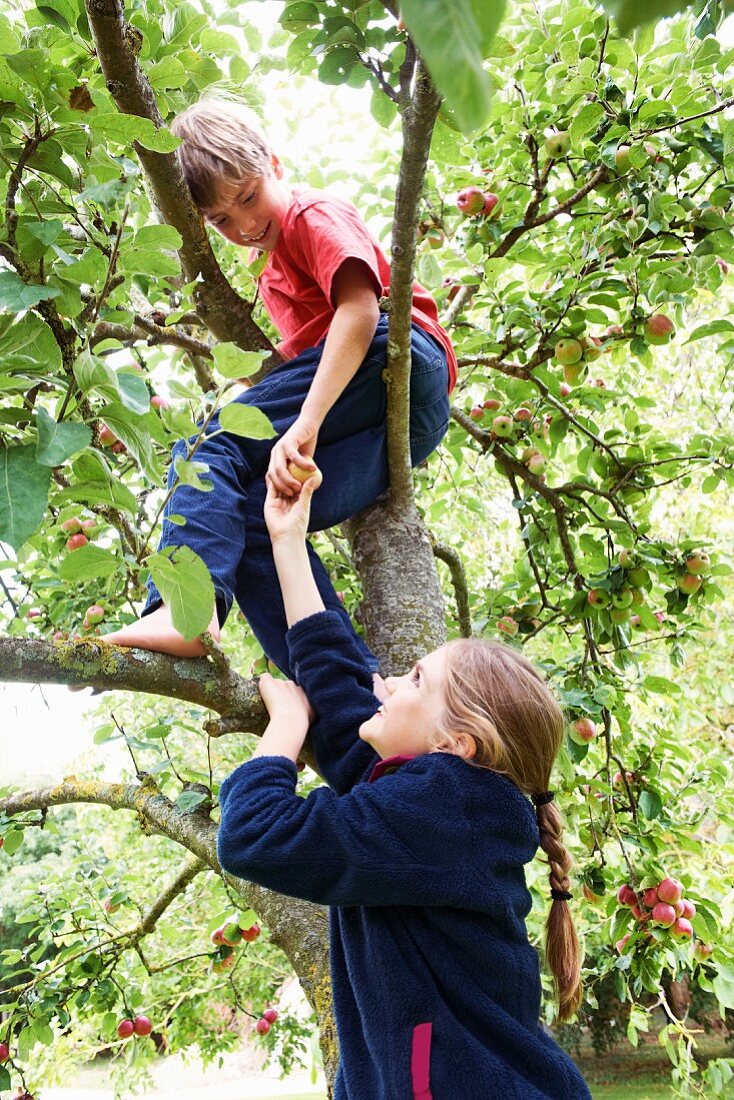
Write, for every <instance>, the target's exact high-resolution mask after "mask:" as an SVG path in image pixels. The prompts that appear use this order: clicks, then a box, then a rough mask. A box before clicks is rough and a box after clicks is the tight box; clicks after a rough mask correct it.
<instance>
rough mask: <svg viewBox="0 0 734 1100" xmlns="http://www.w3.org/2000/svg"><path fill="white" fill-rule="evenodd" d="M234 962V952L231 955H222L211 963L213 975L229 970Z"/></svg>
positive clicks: (235, 957)
mask: <svg viewBox="0 0 734 1100" xmlns="http://www.w3.org/2000/svg"><path fill="white" fill-rule="evenodd" d="M236 961H237V956H236V955H235V954H234V952H233V953H232V954H231V955H222V956H221V957H220V958H217V959H214V961H213V962H212V972H213V973H214V974H223V973H224V971H225V970H231V969H232V967H233V966H234V964H235V963H236Z"/></svg>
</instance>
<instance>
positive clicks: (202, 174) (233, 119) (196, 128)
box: [169, 97, 272, 210]
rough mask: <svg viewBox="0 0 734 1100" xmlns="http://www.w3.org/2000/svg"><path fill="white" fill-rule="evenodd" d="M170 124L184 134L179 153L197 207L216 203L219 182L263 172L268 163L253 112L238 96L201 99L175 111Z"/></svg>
mask: <svg viewBox="0 0 734 1100" xmlns="http://www.w3.org/2000/svg"><path fill="white" fill-rule="evenodd" d="M169 129H170V130H171V132H172V133H174V134H175V135H176V136H177V137H180V138H182V139H183V142H182V144H181V145H180V146H179V148H178V159H179V161H180V162H181V167H182V168H183V173H184V176H185V177H186V182H187V184H188V185H189V190H190V191H191V196H192V198H193V200H194V202H195V203H196V205H197V206H198V208H199V209H200V210H208V209H211V207H213V206H214V205H215V204H216V202H217V201H218V199H219V193H220V190H221V187H222V184H228V183H231V184H236V183H241V182H242V181H243V180H245V179H253V178H255V177H258V176H263V175H265V174H266V172H267V171H268V169H269V168H270V165H271V157H272V153H271V151H270V148H269V147H268V144H267V142H266V141H265V138H264V137H263V136H262V134H261V133H260V131H259V130H258V128H257V124H256V121H255V115H254V114H253V112H252V111H250V110H249V108H248V107H246V106H245V105H244V103H239V102H238V101H237V100H234V99H223V98H222V99H219V98H216V99H215V98H214V97H209V98H207V97H205V98H203V99H200V100H199V101H198V103H194V104H192V106H191V107H188V108H187V109H186V110H185V111H182V112H181V114H179V115H176V117H175V118H174V120H173V122H171V123H170V126H169Z"/></svg>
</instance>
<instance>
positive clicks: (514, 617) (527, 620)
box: [497, 600, 543, 638]
mask: <svg viewBox="0 0 734 1100" xmlns="http://www.w3.org/2000/svg"><path fill="white" fill-rule="evenodd" d="M542 606H543V605H542V604H541V602H540V600H528V601H527V602H526V603H521V604H517V605H516V606H515V607H511V608H510V610H509V611H508V612H507V613H506V614H505V615H503V616H502V618H501V619H498V620H497V629H498V630H499V631H500V633H501V634H506V635H507V636H508V637H510V638H514V637H515V635H516V634H517V633H518V632H519V633H522V634H532V632H533V631H534V630H537V629H538V627H539V626H540V621H539V619H538V615H539V614H540V611H541V608H542Z"/></svg>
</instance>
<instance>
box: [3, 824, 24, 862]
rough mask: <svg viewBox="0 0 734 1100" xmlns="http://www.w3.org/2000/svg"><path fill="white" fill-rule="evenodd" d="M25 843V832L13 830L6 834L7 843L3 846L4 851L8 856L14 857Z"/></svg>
mask: <svg viewBox="0 0 734 1100" xmlns="http://www.w3.org/2000/svg"><path fill="white" fill-rule="evenodd" d="M22 843H23V830H22V829H12V830H11V832H9V833H6V834H5V843H4V844H3V851H4V852H5V854H6V855H8V856H14V855H15V853H16V852H17V851H18V849H19V848H20V846H21V844H22Z"/></svg>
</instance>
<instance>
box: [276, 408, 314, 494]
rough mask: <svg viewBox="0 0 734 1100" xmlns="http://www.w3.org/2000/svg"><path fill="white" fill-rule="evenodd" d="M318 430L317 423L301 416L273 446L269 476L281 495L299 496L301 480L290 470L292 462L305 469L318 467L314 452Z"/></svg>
mask: <svg viewBox="0 0 734 1100" xmlns="http://www.w3.org/2000/svg"><path fill="white" fill-rule="evenodd" d="M318 432H319V429H318V425H317V424H315V423H314V422H313V421H312V420H308V419H306V418H305V417H301V416H299V418H298V419H297V420H296V421H295V422H294V423H293V424H291V426H290V428H289V429H288V431H287V432H285V433H284V434H283V435H282V436H281V437H280V439H279V440H278V441H277V443H275V445H274V446H273V449H272V451H271V452H270V464H269V466H268V475H267V476H268V480H269V481H271V482H272V483H273V485H274V486H275V488H276V489H277V490H278V492H279V493H280V495H281V496H285V497H297V496H298V494H299V492H300V489H301V483H300V481H299V480H298V479H297V478H295V477H294V476H293V474H292V473H290V471H289V470H288V466H289V464H290V463H294V464H295V465H296V466H300V467H301V468H303V469H308V470H310V469H312V468H313V469H314V470H315V469H316V464H315V463H314V461H313V453H314V451H315V450H316V440H317V438H318Z"/></svg>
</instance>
